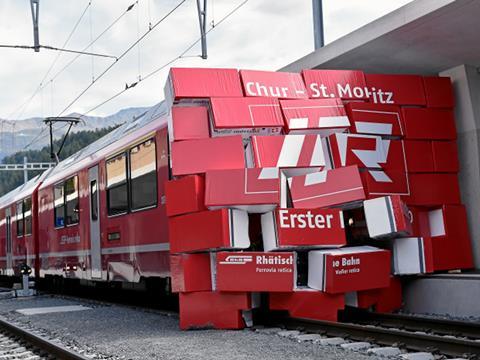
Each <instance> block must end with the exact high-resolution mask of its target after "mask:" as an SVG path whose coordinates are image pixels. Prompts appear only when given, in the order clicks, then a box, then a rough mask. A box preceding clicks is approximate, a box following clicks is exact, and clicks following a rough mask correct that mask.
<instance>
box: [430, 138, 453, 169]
mask: <svg viewBox="0 0 480 360" xmlns="http://www.w3.org/2000/svg"><path fill="white" fill-rule="evenodd" d="M432 150H433V164H434V172H451V173H457V172H458V171H459V168H460V165H459V163H458V150H457V143H456V142H455V141H432Z"/></svg>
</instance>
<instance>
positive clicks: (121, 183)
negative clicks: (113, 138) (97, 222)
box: [107, 153, 128, 215]
mask: <svg viewBox="0 0 480 360" xmlns="http://www.w3.org/2000/svg"><path fill="white" fill-rule="evenodd" d="M127 190H128V189H127V154H126V153H123V154H120V155H118V156H115V157H114V158H112V159H110V160H107V208H108V215H118V214H124V213H126V212H127V211H128V191H127Z"/></svg>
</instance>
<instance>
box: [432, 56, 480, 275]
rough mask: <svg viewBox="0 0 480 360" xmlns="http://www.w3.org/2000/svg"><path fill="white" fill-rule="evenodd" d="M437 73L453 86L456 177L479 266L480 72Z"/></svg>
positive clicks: (466, 69) (455, 70)
mask: <svg viewBox="0 0 480 360" xmlns="http://www.w3.org/2000/svg"><path fill="white" fill-rule="evenodd" d="M440 75H443V76H449V77H450V78H451V79H452V81H453V86H454V89H455V96H456V101H457V103H456V108H455V115H456V122H457V133H458V138H457V144H458V156H459V159H460V173H459V177H458V179H459V183H460V191H461V194H462V201H463V203H464V204H465V206H466V208H467V216H468V225H469V229H470V235H471V239H472V248H473V254H474V260H475V267H476V268H477V269H480V226H478V223H479V220H480V74H479V72H478V70H477V68H476V67H474V66H468V65H461V66H457V67H455V68H452V69H449V70H446V71H444V72H442V73H441V74H440Z"/></svg>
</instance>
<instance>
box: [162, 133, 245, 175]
mask: <svg viewBox="0 0 480 360" xmlns="http://www.w3.org/2000/svg"><path fill="white" fill-rule="evenodd" d="M171 166H172V173H173V175H174V176H179V175H189V174H197V173H204V172H206V171H208V170H215V169H240V168H244V167H245V155H244V150H243V142H242V137H241V136H225V137H220V138H210V139H201V140H185V141H176V142H174V143H173V144H172V154H171Z"/></svg>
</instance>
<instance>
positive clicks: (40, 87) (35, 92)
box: [8, 1, 92, 118]
mask: <svg viewBox="0 0 480 360" xmlns="http://www.w3.org/2000/svg"><path fill="white" fill-rule="evenodd" d="M91 5H92V1H89V2H88V4H87V6H86V7H85V9H84V10H83V11H82V13H81V14H80V17H79V18H78V20H77V21H76V22H75V25H74V26H73V29H72V30H71V31H70V33H69V34H68V36H67V38H66V40H65V41H64V43H63V45H62V48H65V47H66V46H67V44H68V42H69V41H70V39H71V38H72V36H73V34H74V33H75V31H76V30H77V28H78V25H79V24H80V22H81V21H82V19H83V17H84V16H85V14H86V12H87V10H88V8H89V7H90V6H91ZM32 11H33V10H32ZM60 55H61V53H60V52H59V53H58V54H57V56H56V57H55V59H53V62H52V63H51V64H50V67H49V68H48V70H47V72H46V73H45V75H44V76H43V78H42V80H41V81H40V84H39V85H38V87H37V88H36V89H35V91H34V92H33V94H32V95H31V96H30V97H29V98H28V99H27V101H25V102H24V103H23V104H22V105H20V106H19V107H18V108H17V109H16V110H14V111H13V112H12V113H10V115H9V116H8V117H9V118H11V117H12V115H14V114H16V113H17V112H18V111H20V110H22V109H23V108H24V107H25V106H26V107H28V105H29V104H30V102H31V101H32V100H33V98H34V97H35V95H37V94H38V92H39V91H40V90H41V89H42V88H43V83H44V81H45V79H46V78H47V77H48V75H49V74H50V71H52V69H53V67H54V66H55V64H56V63H57V61H58V58H59V57H60ZM22 113H23V111H22V112H21V113H20V114H19V116H18V117H20V115H21V114H22Z"/></svg>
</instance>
